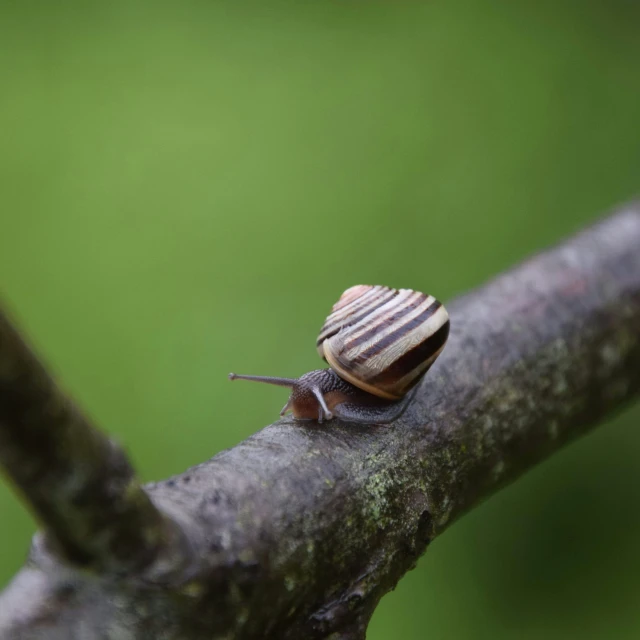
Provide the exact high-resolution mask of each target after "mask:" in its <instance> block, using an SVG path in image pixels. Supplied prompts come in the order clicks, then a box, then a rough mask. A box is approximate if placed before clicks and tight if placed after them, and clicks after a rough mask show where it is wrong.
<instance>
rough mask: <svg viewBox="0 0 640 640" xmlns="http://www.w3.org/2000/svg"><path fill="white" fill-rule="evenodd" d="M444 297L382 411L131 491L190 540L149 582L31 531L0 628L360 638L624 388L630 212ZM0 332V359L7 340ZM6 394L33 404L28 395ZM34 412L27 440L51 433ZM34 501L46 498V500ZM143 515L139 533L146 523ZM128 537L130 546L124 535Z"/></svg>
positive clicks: (634, 367) (639, 363)
mask: <svg viewBox="0 0 640 640" xmlns="http://www.w3.org/2000/svg"><path fill="white" fill-rule="evenodd" d="M447 307H448V309H449V312H450V315H451V327H452V328H451V336H450V339H449V344H448V345H447V347H446V348H445V350H444V352H443V354H442V356H441V357H440V359H439V360H438V362H437V363H436V364H435V365H434V367H433V368H432V370H431V371H430V373H429V374H428V375H427V376H426V378H425V379H424V381H423V382H422V383H421V385H420V387H419V388H418V391H417V393H416V394H415V397H414V399H413V401H412V403H411V404H410V406H409V408H408V409H407V411H406V412H405V413H404V415H403V416H402V417H401V418H400V419H399V420H398V421H397V422H396V423H394V424H392V425H387V426H355V425H349V424H340V423H338V422H336V421H334V422H332V423H329V424H328V425H325V426H323V427H322V428H319V427H318V425H317V424H314V423H307V424H303V423H297V422H296V421H295V420H293V419H292V418H288V419H283V420H280V421H278V422H277V423H275V424H273V425H271V426H269V427H267V428H265V429H263V430H262V431H260V432H258V433H256V434H255V435H254V436H252V437H251V438H249V439H248V440H246V441H244V442H242V443H240V444H239V445H238V446H236V447H234V448H233V449H230V450H227V451H223V452H222V453H220V454H218V455H217V456H215V457H214V458H213V459H211V460H209V461H208V462H205V463H203V464H201V465H198V466H197V467H194V468H192V469H190V470H188V471H186V472H185V473H183V474H181V475H179V476H176V477H174V478H171V479H168V480H164V481H162V482H157V483H153V484H150V485H148V486H147V487H146V491H147V493H148V495H149V497H150V498H151V500H152V501H153V503H154V504H155V505H156V507H157V508H158V511H159V512H160V513H162V514H163V515H164V517H165V519H166V520H165V521H169V522H172V523H174V524H175V526H176V527H178V528H179V529H180V531H181V532H182V533H183V534H184V536H185V538H186V539H187V540H188V541H189V543H190V546H185V545H184V544H179V541H180V538H175V539H174V538H170V539H169V542H166V541H165V543H163V544H161V545H157V546H156V547H154V553H153V554H152V555H153V556H154V559H155V562H156V563H162V562H165V563H167V564H168V565H169V566H180V567H182V569H183V571H182V572H177V573H173V574H172V577H173V578H174V582H172V583H169V584H167V582H166V580H165V581H164V582H163V581H162V580H159V579H156V578H155V577H154V576H153V575H151V576H150V575H149V573H148V572H146V573H145V572H142V573H137V572H136V571H135V570H133V569H132V568H131V567H132V565H131V564H128V567H129V570H128V572H127V574H126V575H118V574H117V573H116V572H114V571H112V570H110V569H109V562H108V561H105V562H102V563H101V567H102V568H98V569H96V568H93V569H92V570H91V571H87V570H86V569H85V570H83V571H79V570H78V569H77V568H74V567H73V566H72V565H71V564H70V563H69V562H68V560H67V561H65V560H64V559H63V558H62V557H61V556H60V555H56V553H55V552H54V551H52V550H50V549H49V550H48V549H47V548H46V545H43V544H42V542H41V540H42V538H41V537H39V536H36V538H35V539H34V545H33V548H32V553H31V558H30V560H29V563H28V565H27V566H26V567H25V568H24V569H23V570H22V571H21V572H20V573H19V574H18V575H17V576H16V578H15V579H14V581H13V582H12V583H11V584H10V585H9V587H8V588H7V590H6V591H5V593H4V594H3V596H2V598H0V637H2V638H9V637H10V638H17V639H20V638H44V637H46V638H54V639H55V638H65V639H73V638H83V639H85V640H87V639H92V638H123V639H133V638H160V639H162V638H166V639H168V638H181V639H187V640H188V639H204V638H207V639H211V638H229V639H230V638H243V639H244V638H247V639H249V638H284V639H291V640H294V639H295V640H298V639H300V638H331V639H333V640H338V639H339V638H345V639H360V638H364V634H365V629H366V625H367V622H368V620H369V618H370V616H371V613H372V612H373V610H374V608H375V606H376V604H377V603H378V601H379V599H380V597H381V596H382V595H383V594H384V593H386V592H387V591H389V590H390V589H392V588H393V586H394V585H395V584H396V583H397V581H398V580H399V579H400V578H401V577H402V575H403V574H404V573H405V572H406V571H408V570H409V569H411V568H412V567H413V566H414V565H415V563H416V560H417V559H418V557H419V556H420V555H421V554H422V553H424V551H425V549H426V547H427V545H428V544H429V542H430V541H431V540H432V539H433V538H434V537H435V536H437V535H439V534H440V533H442V532H443V531H444V530H445V529H446V528H447V527H448V526H449V525H450V524H451V523H452V522H453V521H454V520H455V519H456V518H457V517H459V516H460V515H461V514H463V513H464V512H465V511H467V510H468V509H470V508H472V507H473V506H474V505H476V504H478V503H479V502H480V501H481V500H482V499H484V498H486V497H487V496H488V495H490V494H491V493H493V492H494V491H496V490H497V489H498V488H500V487H502V486H503V485H505V484H506V483H508V482H510V481H512V480H514V479H515V478H517V477H518V476H519V475H520V474H522V473H523V472H524V471H525V470H527V469H528V468H530V467H531V466H532V465H533V464H535V463H536V462H538V461H540V460H542V459H543V458H545V457H546V456H548V455H549V454H550V453H552V452H554V451H556V450H558V449H559V448H560V447H561V446H562V445H564V444H565V443H566V442H568V441H570V440H571V439H573V438H575V437H576V436H579V435H580V434H582V433H585V432H586V431H587V430H588V429H589V428H590V427H591V426H593V425H595V424H597V423H598V422H599V421H601V420H602V419H603V418H604V417H605V416H607V415H610V414H611V413H612V412H613V411H615V410H617V409H619V408H620V407H622V406H623V405H624V404H625V403H627V402H628V401H629V400H630V399H632V398H633V397H635V396H637V394H638V392H639V391H640V207H639V206H636V205H630V206H628V207H626V208H625V209H623V210H621V211H620V212H619V213H617V214H615V215H613V216H611V217H610V218H608V219H607V220H605V221H603V222H602V223H600V224H598V225H596V226H595V227H593V228H591V229H588V230H587V231H585V232H583V233H582V234H580V235H578V236H576V237H575V238H573V239H571V240H569V241H568V242H566V243H564V244H562V245H561V246H559V247H558V248H555V249H552V250H550V251H548V252H545V253H542V254H540V255H538V256H536V257H534V258H532V259H530V260H528V261H527V262H525V263H523V264H522V265H520V266H518V267H516V268H515V269H513V270H511V271H509V272H508V273H506V274H504V275H502V276H500V277H498V278H496V279H495V280H493V281H492V282H490V283H489V284H487V285H486V286H484V287H482V288H479V289H477V290H475V291H473V292H471V293H469V294H468V295H466V296H463V297H461V298H458V299H456V300H454V301H452V302H450V303H448V304H447ZM6 331H7V328H6V326H4V325H3V328H2V329H0V333H1V334H2V335H1V336H0V363H4V360H5V358H6V357H7V356H6V353H7V350H8V352H9V354H11V353H12V347H11V341H12V339H9V340H7V337H6V333H5V332H6ZM23 355H24V357H25V358H27V359H28V357H29V356H28V354H23ZM20 357H22V356H20ZM18 359H20V358H18ZM2 366H4V364H3V365H2ZM25 366H26V368H27V369H28V368H29V367H30V366H31V365H29V364H27V365H25ZM0 370H2V371H4V369H3V368H1V367H0ZM26 377H27V378H28V377H29V375H28V374H27V375H26ZM14 383H15V385H16V386H15V388H13V389H14V391H15V393H18V394H20V393H21V392H20V383H19V380H15V381H14ZM25 399H28V402H29V403H31V402H35V403H36V404H37V402H38V395H37V394H26V395H25ZM7 401H9V400H8V398H7V396H6V394H4V395H2V396H0V402H2V403H4V402H7ZM31 410H33V411H35V412H39V411H40V408H38V407H37V406H34V407H32V408H30V409H29V411H31ZM1 416H2V418H1V420H0V428H1V429H2V431H3V435H2V449H3V450H4V448H5V447H9V449H8V453H7V454H5V455H3V457H2V462H3V464H5V465H6V467H7V468H8V470H9V473H10V475H13V476H14V477H17V474H16V471H15V470H14V469H13V467H12V463H11V456H13V453H12V447H14V446H16V447H17V448H18V449H20V451H18V452H17V453H16V455H17V456H19V458H20V459H22V460H23V461H24V463H25V464H27V463H28V456H29V455H32V454H33V455H35V456H36V457H37V450H38V447H39V444H38V442H35V444H34V443H32V446H29V447H23V446H22V445H20V444H18V445H15V443H16V442H18V443H19V442H20V433H19V432H20V430H21V429H23V428H25V427H24V424H23V423H21V422H19V423H15V424H14V423H12V416H15V413H12V412H11V411H9V412H7V411H6V410H4V409H3V412H2V414H1ZM43 416H44V417H43V422H42V425H41V427H42V429H41V428H38V430H37V431H35V432H34V434H33V438H34V439H35V440H36V441H38V440H40V439H43V440H46V439H47V438H53V439H54V440H56V439H57V436H56V435H55V432H53V431H52V433H50V434H47V433H46V430H44V427H45V423H46V419H45V418H46V412H44V413H43ZM54 428H55V424H54V423H52V424H51V429H52V430H53V429H54ZM83 429H85V427H84V426H82V427H79V430H80V433H78V437H79V438H82V437H83V436H82V433H81V431H82V430H83ZM52 446H53V445H52ZM71 457H73V456H71ZM70 464H71V465H73V464H74V463H73V460H70ZM75 464H78V465H79V464H80V462H79V461H76V463H75ZM100 468H102V469H104V470H105V473H106V472H108V470H109V468H110V467H109V465H106V466H103V467H100ZM127 477H128V476H127ZM40 479H41V476H39V475H35V476H26V477H25V478H24V479H19V483H20V486H21V488H22V490H23V492H24V494H25V495H26V497H27V500H29V501H31V502H32V504H33V505H34V507H35V510H36V512H37V513H38V514H39V515H40V516H41V517H42V518H43V520H44V523H45V525H46V526H47V527H48V529H49V530H50V532H51V534H52V535H56V534H60V533H61V532H64V531H65V530H66V529H68V525H67V524H65V522H63V521H64V519H65V513H66V511H65V509H64V508H61V510H60V511H59V512H57V511H56V517H48V516H47V515H46V510H45V513H44V514H43V509H41V508H40V507H39V504H38V499H37V498H38V495H39V492H40V489H36V488H34V487H32V484H34V485H38V484H39V482H40ZM48 504H49V503H48ZM139 504H140V509H141V510H144V509H146V508H147V507H146V506H145V505H146V503H145V502H144V501H140V503H139ZM50 506H51V508H53V509H54V511H55V510H56V509H57V502H56V500H55V499H52V500H51V501H50ZM63 506H64V505H63ZM81 506H82V505H81ZM81 506H80V507H78V508H81ZM89 508H90V507H88V506H87V509H89ZM134 511H135V509H134ZM139 513H142V511H140V512H139ZM139 513H138V514H136V513H130V512H123V513H122V514H116V513H113V514H111V516H112V519H113V522H103V523H102V524H103V525H104V526H105V527H106V528H107V530H106V531H105V532H104V534H105V535H107V536H108V535H109V533H108V529H109V528H110V527H111V526H114V527H115V526H122V527H124V528H125V529H126V528H127V526H128V525H126V523H127V522H129V523H130V522H140V515H139ZM145 513H147V515H146V516H144V517H143V518H142V520H143V524H141V525H139V526H142V527H143V528H144V527H145V526H146V525H145V524H144V521H145V520H146V517H147V516H148V517H150V518H152V519H153V518H156V516H155V515H154V514H153V512H152V513H149V511H146V512H145ZM120 521H123V522H124V523H125V524H120V525H118V522H120ZM152 528H153V529H154V530H155V527H152ZM58 529H59V530H58ZM84 535H85V534H84V533H83V532H80V534H79V535H78V538H79V540H78V542H77V544H78V545H79V546H80V547H81V548H82V547H83V538H84ZM61 537H63V538H64V535H62V536H61ZM176 540H177V541H178V542H176ZM172 541H173V542H172ZM140 545H141V546H140V552H141V553H144V551H145V549H147V548H148V547H147V545H146V544H145V539H144V538H143V537H142V536H141V540H140ZM66 557H67V558H71V559H74V557H73V556H70V554H68V553H67V554H66ZM116 564H117V563H116ZM105 567H106V568H105ZM185 567H187V569H186V570H185ZM165 578H166V576H165Z"/></svg>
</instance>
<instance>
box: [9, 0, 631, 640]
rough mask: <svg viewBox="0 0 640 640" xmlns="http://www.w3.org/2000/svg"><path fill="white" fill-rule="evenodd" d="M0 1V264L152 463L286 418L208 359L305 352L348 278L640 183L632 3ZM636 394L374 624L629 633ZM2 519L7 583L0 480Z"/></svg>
mask: <svg viewBox="0 0 640 640" xmlns="http://www.w3.org/2000/svg"><path fill="white" fill-rule="evenodd" d="M0 7H1V8H0V80H1V84H0V87H1V89H0V121H1V123H2V126H1V127H0V216H1V225H0V289H1V291H2V295H3V297H4V298H5V300H6V301H7V302H8V304H9V306H10V309H11V310H12V312H13V314H14V315H15V317H16V319H17V320H18V321H19V322H20V325H21V326H22V327H23V328H24V329H25V331H27V333H28V335H29V336H30V337H31V339H32V341H33V342H34V343H35V344H36V346H37V347H38V349H39V350H40V352H41V353H42V354H43V356H44V357H45V358H46V360H47V361H48V363H49V364H50V366H51V367H52V369H53V370H54V371H55V372H56V373H57V375H58V376H59V378H60V379H61V381H62V382H63V384H64V385H65V386H66V387H67V388H68V389H69V390H70V391H71V392H72V393H73V394H74V395H75V396H76V397H77V398H78V399H79V401H80V402H81V404H82V405H83V406H84V407H85V408H86V409H87V410H88V411H89V412H90V413H91V414H92V415H93V416H94V417H95V419H96V420H97V421H98V423H99V424H101V425H103V426H104V428H105V429H108V430H109V431H110V432H112V433H113V434H115V435H116V436H117V437H118V438H119V439H120V441H122V442H123V443H124V444H125V445H126V447H127V449H128V450H129V452H130V453H131V456H132V457H133V458H134V460H135V463H136V464H137V467H138V469H139V470H140V474H141V476H142V477H143V478H144V479H148V480H151V479H159V478H162V477H164V476H167V475H169V474H173V473H177V472H180V471H182V470H183V469H185V468H186V467H187V466H189V465H193V464H195V463H198V462H200V461H202V460H203V459H205V458H208V457H210V456H212V455H214V454H215V453H216V452H218V451H220V450H221V449H222V448H225V447H229V446H232V445H234V444H235V443H237V442H238V441H240V440H241V439H243V438H245V437H247V436H248V435H249V434H251V433H252V432H253V431H255V430H257V429H258V428H259V427H260V426H262V425H265V424H267V423H269V422H270V421H272V420H273V419H275V418H276V417H277V413H278V411H279V409H280V407H281V405H282V404H283V403H284V400H285V396H286V394H285V392H284V391H282V390H276V389H273V388H269V387H264V388H262V387H260V386H257V385H256V386H248V385H247V386H244V385H242V384H234V385H231V384H230V383H229V382H228V381H227V378H226V374H227V373H228V372H229V371H232V370H233V371H237V372H244V373H261V374H272V375H292V376H293V375H297V374H300V373H302V372H304V371H307V370H310V369H312V368H316V367H317V366H318V365H319V362H318V358H317V355H316V352H315V348H314V340H315V336H316V332H317V330H318V328H319V326H320V325H321V323H322V321H323V319H324V316H325V314H326V313H327V311H328V310H329V308H330V306H331V304H332V303H333V302H334V300H335V299H337V297H338V295H339V294H340V293H341V292H342V290H343V289H345V288H346V287H348V286H350V285H352V284H355V283H359V282H368V283H382V284H389V285H393V286H404V287H413V288H418V289H422V290H426V291H428V292H430V293H433V294H435V295H437V296H438V297H439V298H441V299H443V300H447V299H450V298H451V297H452V296H454V295H456V294H458V293H460V292H462V291H464V290H466V289H468V288H471V287H474V286H476V285H477V284H479V283H481V282H482V281H484V280H485V279H487V278H489V277H491V275H492V274H495V273H497V272H499V271H501V270H503V269H505V268H507V267H509V266H510V265H512V264H513V263H515V262H517V261H518V260H519V259H521V258H522V257H523V256H525V255H527V254H529V253H531V252H533V251H535V250H537V249H539V248H542V247H545V246H547V245H549V244H550V243H554V242H556V241H558V240H559V239H560V238H562V237H563V236H565V235H567V234H569V233H571V232H573V231H575V230H577V229H579V228H580V227H582V226H584V225H586V224H587V223H589V222H590V221H592V220H594V219H595V218H596V217H597V216H598V215H599V214H601V213H602V212H603V211H605V210H606V209H607V208H609V207H610V206H611V205H613V204H615V203H617V202H620V201H623V200H625V199H628V198H630V197H632V196H633V195H634V194H635V193H636V192H637V191H638V187H639V186H640V179H639V177H638V174H639V170H640V126H639V122H640V37H639V36H640V21H639V20H640V5H638V3H635V2H630V1H623V0H614V1H612V0H609V1H608V2H604V0H603V1H600V2H593V1H592V2H585V1H580V2H578V1H577V0H575V1H571V0H568V1H566V2H550V1H546V2H545V1H543V2H539V1H535V2H534V1H533V0H531V1H526V2H519V3H506V2H502V3H487V2H480V1H478V2H472V1H469V0H467V1H464V0H462V1H459V2H454V3H445V2H429V3H416V2H412V3H406V2H405V3H403V2H399V3H387V4H382V3H364V2H358V3H356V2H301V3H293V2H281V1H279V2H242V3H232V2H205V1H202V0H200V1H197V0H193V1H187V2H159V1H155V2H151V1H135V0H127V1H119V0H116V1H112V2H105V3H98V2H93V3H81V2H76V3H74V2H59V3H53V2H48V1H47V2H45V1H40V2H36V1H23V2H9V1H8V0H0ZM639 250H640V249H639ZM454 324H455V323H454ZM454 330H455V328H454ZM639 421H640V411H639V408H636V409H632V410H628V411H627V412H626V413H624V414H622V415H620V416H619V417H618V418H617V419H615V420H613V421H612V422H611V423H610V424H609V425H607V426H606V427H602V428H600V429H599V430H597V431H595V432H594V433H593V434H592V435H590V436H589V437H587V438H585V439H583V440H582V441H580V442H578V443H576V444H574V445H573V446H571V447H569V448H568V449H566V450H565V451H563V452H562V453H560V454H558V455H556V456H555V457H554V458H553V459H551V460H549V461H548V462H547V463H545V464H543V465H541V466H540V467H538V468H537V469H535V470H534V471H532V472H531V473H529V474H528V475H527V476H526V477H525V478H523V479H522V480H521V481H519V482H518V483H516V484H515V485H514V486H512V487H511V488H509V489H507V490H505V491H503V492H502V493H500V494H499V495H497V496H496V497H495V498H493V499H491V500H489V501H488V502H487V503H486V504H485V505H483V506H482V507H481V508H479V509H477V510H476V511H474V512H473V513H472V514H470V515H469V516H467V517H465V518H464V519H463V520H462V521H461V522H459V523H458V524H456V525H455V526H454V527H453V528H452V529H451V531H449V532H448V533H447V534H446V535H444V536H443V537H442V539H439V540H437V541H436V542H435V543H434V544H433V545H432V546H431V548H430V549H429V552H428V553H427V554H426V556H425V557H424V558H423V559H422V561H421V562H420V564H419V567H418V569H417V570H415V571H413V572H411V573H410V574H409V575H407V576H406V577H405V579H404V580H403V581H402V582H401V583H400V584H399V586H398V588H397V589H396V591H395V592H393V593H392V594H390V595H389V596H387V597H385V599H384V600H383V602H382V604H381V606H380V607H379V609H378V610H377V612H376V614H375V616H374V619H373V622H372V625H371V627H370V631H369V636H368V637H369V638H371V639H373V640H382V639H387V638H406V639H414V638H415V639H418V638H425V637H429V638H431V639H440V638H443V639H448V638H456V639H458V638H474V639H475V638H492V639H497V638H514V637H517V638H525V639H529V638H567V637H569V638H571V637H581V638H583V639H584V638H638V636H639V635H640V553H639V552H638V545H637V541H638V539H639V538H640V492H639V491H638V489H637V487H638V483H639V481H640V470H639V469H638V465H637V458H638V450H639V448H640V433H639V431H638V423H639ZM0 518H1V527H0V584H5V583H6V581H7V580H8V579H9V577H10V576H11V575H12V573H13V572H14V571H15V570H16V569H17V568H18V567H19V566H20V564H21V563H22V561H23V559H24V556H25V553H26V551H27V548H28V543H29V537H30V535H31V533H32V532H33V527H34V525H33V523H32V520H31V518H30V516H29V515H28V513H27V512H26V511H25V509H24V507H23V506H22V505H21V503H20V502H19V501H18V499H17V498H16V496H15V495H14V494H13V493H12V492H11V491H10V489H9V487H8V486H7V485H6V483H3V484H2V485H0Z"/></svg>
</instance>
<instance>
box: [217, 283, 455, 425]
mask: <svg viewBox="0 0 640 640" xmlns="http://www.w3.org/2000/svg"><path fill="white" fill-rule="evenodd" d="M448 335H449V315H448V313H447V311H446V309H445V308H444V306H443V305H442V304H441V303H440V302H438V301H437V300H436V299H435V298H434V297H433V296H428V295H426V294H424V293H420V292H419V291H412V290H410V289H391V288H389V287H383V286H380V285H356V286H354V287H351V288H350V289H347V290H346V291H345V292H344V293H343V294H342V296H341V297H340V299H339V300H338V302H336V304H335V305H334V306H333V309H332V312H331V314H330V315H329V316H328V317H327V319H326V321H325V323H324V325H323V327H322V329H321V330H320V334H319V336H318V340H317V343H316V346H317V349H318V353H319V354H320V356H321V357H322V358H324V359H325V360H326V361H327V363H328V364H329V365H330V367H331V368H330V369H318V370H315V371H310V372H309V373H305V374H304V375H303V376H301V377H300V378H296V379H292V378H274V377H267V376H241V375H236V374H234V373H231V374H229V378H230V379H231V380H235V379H240V380H254V381H256V382H266V383H268V384H275V385H279V386H285V387H290V388H291V390H292V391H291V396H290V397H289V400H288V402H287V404H286V405H285V406H284V408H283V409H282V411H281V412H280V415H284V414H285V413H286V412H287V411H288V410H291V411H292V412H293V415H294V416H295V417H296V418H299V419H311V420H318V422H323V420H331V419H332V418H333V417H338V418H341V419H342V420H345V421H347V422H362V423H368V424H371V423H375V424H383V423H386V422H391V421H392V420H394V419H396V418H397V417H399V416H400V414H401V413H402V412H403V411H404V409H405V408H406V406H407V403H408V400H409V398H410V395H411V394H410V391H411V389H413V388H414V387H415V385H416V384H417V383H418V382H419V381H420V379H421V378H422V376H424V374H425V373H426V372H427V371H428V370H429V368H430V367H431V365H432V364H433V363H434V362H435V360H436V358H437V357H438V356H439V355H440V353H441V352H442V349H443V348H444V345H445V343H446V341H447V337H448Z"/></svg>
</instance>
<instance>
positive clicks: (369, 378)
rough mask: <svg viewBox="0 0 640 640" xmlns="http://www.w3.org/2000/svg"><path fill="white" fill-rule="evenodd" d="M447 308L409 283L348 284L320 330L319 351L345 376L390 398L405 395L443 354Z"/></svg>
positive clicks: (350, 380)
mask: <svg viewBox="0 0 640 640" xmlns="http://www.w3.org/2000/svg"><path fill="white" fill-rule="evenodd" d="M448 335H449V314H448V313H447V310H446V309H445V308H444V306H443V305H442V304H441V303H440V302H438V301H437V300H436V299H435V298H434V297H433V296H428V295H425V294H424V293H420V292H419V291H412V290H411V289H390V288H389V287H382V286H379V285H375V286H374V285H364V284H361V285H356V286H355V287H351V288H350V289H347V290H346V291H345V292H344V293H343V294H342V296H341V297H340V300H338V302H336V304H335V305H333V310H332V312H331V314H330V315H329V317H328V318H327V319H326V321H325V323H324V325H323V327H322V329H321V331H320V335H319V336H318V341H317V343H316V346H317V348H318V353H319V354H320V356H321V357H322V358H324V359H325V360H326V361H327V362H328V363H329V365H330V366H331V368H332V369H333V370H334V371H335V372H336V373H337V374H338V375H339V376H340V377H341V378H343V379H344V380H347V381H348V382H351V383H352V384H354V385H355V386H357V387H359V388H360V389H363V390H364V391H368V392H369V393H372V394H374V395H376V396H379V397H381V398H387V399H394V400H395V399H399V398H401V397H403V396H404V395H405V394H406V393H407V391H409V389H411V387H413V386H414V385H415V384H417V382H418V381H419V380H420V378H421V376H423V375H424V374H425V373H426V372H427V370H428V369H429V367H430V366H431V365H432V364H433V363H434V361H435V359H436V358H437V357H438V356H439V355H440V352H441V351H442V349H443V348H444V345H445V342H446V341H447V337H448Z"/></svg>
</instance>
